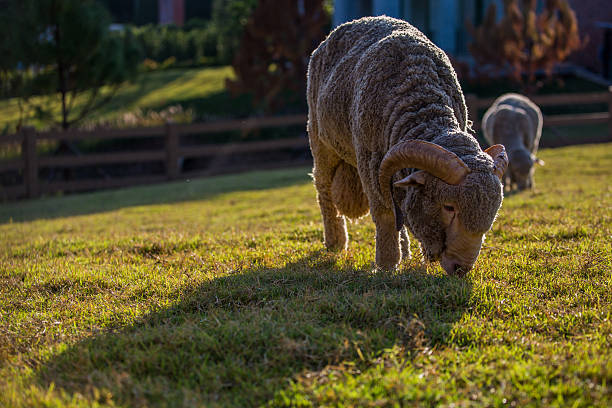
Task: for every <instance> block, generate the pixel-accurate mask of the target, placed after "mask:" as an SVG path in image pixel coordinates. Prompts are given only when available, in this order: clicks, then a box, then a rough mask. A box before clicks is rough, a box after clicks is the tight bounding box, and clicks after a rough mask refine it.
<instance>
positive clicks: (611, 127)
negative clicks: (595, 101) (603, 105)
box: [608, 86, 612, 141]
mask: <svg viewBox="0 0 612 408" xmlns="http://www.w3.org/2000/svg"><path fill="white" fill-rule="evenodd" d="M608 141H612V86H609V87H608Z"/></svg>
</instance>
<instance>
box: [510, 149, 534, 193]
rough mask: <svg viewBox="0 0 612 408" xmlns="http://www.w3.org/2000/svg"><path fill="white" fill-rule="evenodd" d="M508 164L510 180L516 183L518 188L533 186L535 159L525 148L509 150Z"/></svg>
mask: <svg viewBox="0 0 612 408" xmlns="http://www.w3.org/2000/svg"><path fill="white" fill-rule="evenodd" d="M509 156H510V164H509V166H508V172H509V173H510V180H511V181H512V182H513V183H516V186H517V188H518V189H519V190H525V189H528V188H532V187H533V173H534V171H535V167H534V163H535V162H536V160H537V159H535V158H534V157H533V156H532V155H531V154H530V153H529V152H528V151H527V150H525V149H519V150H515V151H513V152H510V154H509Z"/></svg>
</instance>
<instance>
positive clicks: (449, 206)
mask: <svg viewBox="0 0 612 408" xmlns="http://www.w3.org/2000/svg"><path fill="white" fill-rule="evenodd" d="M444 209H445V210H446V211H448V212H454V211H455V207H453V206H452V205H445V206H444Z"/></svg>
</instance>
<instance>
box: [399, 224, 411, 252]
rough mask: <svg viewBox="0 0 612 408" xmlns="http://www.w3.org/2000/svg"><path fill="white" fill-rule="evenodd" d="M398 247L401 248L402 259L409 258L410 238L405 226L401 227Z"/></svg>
mask: <svg viewBox="0 0 612 408" xmlns="http://www.w3.org/2000/svg"><path fill="white" fill-rule="evenodd" d="M400 247H401V249H402V260H404V259H410V238H409V237H408V230H407V229H406V227H402V229H401V231H400Z"/></svg>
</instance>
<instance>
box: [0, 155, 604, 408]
mask: <svg viewBox="0 0 612 408" xmlns="http://www.w3.org/2000/svg"><path fill="white" fill-rule="evenodd" d="M540 156H541V158H542V159H544V160H545V161H546V166H544V167H541V168H538V170H537V172H536V189H535V190H534V191H531V192H524V193H520V194H513V195H510V196H508V197H506V198H505V200H504V204H503V207H502V210H501V212H500V215H499V217H498V220H497V221H496V223H495V225H494V227H493V230H492V231H491V232H490V233H489V234H488V235H487V240H486V243H485V247H484V249H483V252H482V254H481V256H480V258H479V260H478V262H477V265H476V267H475V269H474V270H473V271H472V272H470V274H469V275H468V276H467V278H465V279H459V278H454V277H447V276H445V275H444V273H443V272H442V270H441V269H440V267H439V266H437V265H436V266H429V267H428V266H426V265H423V264H422V263H421V261H420V258H419V250H418V245H417V244H416V242H413V243H412V250H413V254H415V257H414V258H413V259H412V260H410V261H408V262H404V263H403V264H402V267H401V268H400V269H399V270H398V271H397V272H395V273H386V272H375V271H374V268H373V264H372V262H373V259H374V245H373V238H374V228H373V224H372V222H371V221H370V219H369V218H364V219H362V220H359V221H358V222H356V223H352V224H350V225H349V231H350V235H351V243H350V247H349V251H348V252H347V253H343V254H336V255H334V254H329V253H327V252H326V251H325V250H324V249H323V245H322V226H321V223H320V216H319V211H318V208H317V204H316V200H315V192H314V188H313V186H312V184H311V181H310V179H309V177H308V175H307V173H308V171H309V169H305V168H302V169H293V170H281V171H272V172H256V173H248V174H243V175H233V176H224V177H216V178H210V179H198V180H191V181H189V182H185V181H182V182H176V183H168V184H163V185H157V186H148V187H139V188H133V189H125V190H117V191H108V192H99V193H92V194H81V195H72V196H67V197H51V198H45V199H42V200H36V201H25V202H20V203H13V204H3V205H1V206H0V222H2V225H0V236H1V238H0V406H15V407H30V406H59V407H64V406H82V407H88V406H92V405H96V404H98V405H101V406H112V405H113V404H114V405H119V406H198V405H199V406H237V407H243V406H260V405H266V404H268V405H270V406H338V405H341V406H354V407H361V406H394V405H397V406H402V405H409V406H413V405H414V406H423V405H424V406H431V405H442V406H451V405H455V406H517V407H522V406H601V407H606V406H609V405H610V403H611V402H612V401H611V389H610V384H611V383H612V351H611V346H612V323H611V320H610V319H611V316H610V313H611V310H612V308H611V305H612V272H611V271H612V268H611V264H612V239H611V238H612V232H611V228H610V227H611V224H612V208H611V207H612V200H611V193H612V187H611V186H610V180H611V176H612V145H610V144H606V145H594V146H584V147H569V148H563V149H551V150H546V149H545V150H542V151H541V154H540Z"/></svg>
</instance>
